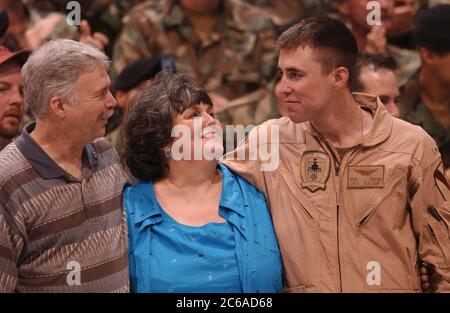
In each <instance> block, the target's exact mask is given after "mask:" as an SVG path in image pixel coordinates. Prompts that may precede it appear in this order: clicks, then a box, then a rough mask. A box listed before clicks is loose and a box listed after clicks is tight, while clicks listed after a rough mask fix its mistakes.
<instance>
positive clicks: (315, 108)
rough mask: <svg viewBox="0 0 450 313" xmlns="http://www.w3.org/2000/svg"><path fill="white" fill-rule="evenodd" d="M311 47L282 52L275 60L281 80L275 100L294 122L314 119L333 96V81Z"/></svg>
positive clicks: (282, 50) (276, 89)
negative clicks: (323, 70)
mask: <svg viewBox="0 0 450 313" xmlns="http://www.w3.org/2000/svg"><path fill="white" fill-rule="evenodd" d="M315 55H317V52H316V51H315V50H313V49H311V48H310V47H308V46H306V47H298V48H296V49H292V50H284V49H281V51H280V57H279V60H278V75H280V81H279V83H278V84H277V87H276V88H275V93H276V97H277V99H278V101H281V104H282V106H284V107H285V108H286V110H287V114H288V116H289V118H290V119H291V120H292V121H293V122H296V123H302V122H305V121H309V120H314V119H315V118H317V116H320V114H321V112H323V111H324V109H325V108H326V107H327V104H328V103H329V102H330V99H331V96H332V80H331V78H330V75H324V74H323V72H322V65H321V64H320V63H319V62H318V61H317V60H316V58H315V57H314V56H315Z"/></svg>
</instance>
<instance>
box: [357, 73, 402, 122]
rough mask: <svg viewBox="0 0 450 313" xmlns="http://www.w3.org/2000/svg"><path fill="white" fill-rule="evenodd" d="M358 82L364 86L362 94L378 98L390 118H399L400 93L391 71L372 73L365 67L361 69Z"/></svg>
mask: <svg viewBox="0 0 450 313" xmlns="http://www.w3.org/2000/svg"><path fill="white" fill-rule="evenodd" d="M360 80H361V83H362V84H363V86H364V89H363V90H362V91H363V92H365V93H370V94H373V95H377V96H378V97H380V100H381V102H383V104H384V106H385V107H386V110H387V111H388V112H389V113H390V114H391V115H392V116H394V117H400V111H399V109H398V107H397V103H398V100H399V97H400V92H399V91H398V87H397V86H398V84H397V79H396V78H395V74H394V72H393V71H391V70H388V69H384V68H383V69H379V70H377V71H374V70H373V69H371V68H370V67H367V66H366V67H364V68H362V69H361V73H360Z"/></svg>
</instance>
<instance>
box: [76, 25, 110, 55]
mask: <svg viewBox="0 0 450 313" xmlns="http://www.w3.org/2000/svg"><path fill="white" fill-rule="evenodd" d="M80 32H81V34H80V39H79V41H80V42H82V43H85V44H91V45H94V46H95V47H97V48H98V49H100V50H105V47H106V46H107V45H108V43H109V39H108V37H106V36H105V35H104V34H102V33H99V32H95V33H94V34H92V31H91V26H90V25H89V23H88V21H86V20H82V21H81V24H80Z"/></svg>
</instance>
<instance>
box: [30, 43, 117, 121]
mask: <svg viewBox="0 0 450 313" xmlns="http://www.w3.org/2000/svg"><path fill="white" fill-rule="evenodd" d="M109 65H110V62H109V60H108V57H107V56H106V55H105V54H104V53H103V52H101V51H100V50H98V49H97V48H95V47H93V46H90V45H86V44H83V43H80V42H77V41H73V40H69V39H57V40H51V41H49V42H47V43H45V44H44V45H42V46H41V47H40V48H39V49H37V50H36V51H34V52H33V53H32V54H31V56H30V57H29V58H28V60H27V62H26V63H25V64H24V66H23V67H22V81H23V93H24V99H25V103H26V104H27V105H28V106H29V107H30V109H31V112H32V113H33V116H34V117H36V118H39V117H43V116H44V115H45V114H46V112H47V109H48V106H49V103H50V100H51V98H52V97H55V96H57V97H61V98H63V99H64V100H65V101H67V102H68V103H70V104H72V103H73V100H74V99H73V93H74V91H75V89H76V88H77V86H76V82H77V80H78V78H79V77H80V76H81V74H82V73H84V72H86V71H92V70H93V69H95V68H96V67H98V66H100V67H103V68H104V69H105V70H106V71H107V70H108V69H109Z"/></svg>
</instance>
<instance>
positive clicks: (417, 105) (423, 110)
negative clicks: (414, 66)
mask: <svg viewBox="0 0 450 313" xmlns="http://www.w3.org/2000/svg"><path fill="white" fill-rule="evenodd" d="M419 90H420V86H419V81H418V72H417V73H416V74H415V75H414V76H413V77H412V78H411V79H410V80H409V81H408V82H407V83H406V85H405V86H404V87H403V88H402V96H401V98H400V112H401V118H402V119H404V120H406V121H408V122H410V123H412V124H415V125H419V126H421V127H422V128H423V129H424V130H425V131H426V132H427V133H428V134H429V135H430V136H431V137H433V139H434V140H435V141H436V143H437V145H438V148H439V152H440V153H441V156H442V160H443V162H444V167H445V168H446V169H449V168H450V128H448V129H445V127H444V126H443V125H441V124H440V123H439V122H438V121H436V119H435V118H434V117H433V114H432V113H431V111H430V110H429V109H428V108H427V106H426V105H425V103H424V102H423V101H422V99H421V97H420V93H419ZM448 104H449V107H450V101H449V103H448ZM447 114H450V111H447Z"/></svg>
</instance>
